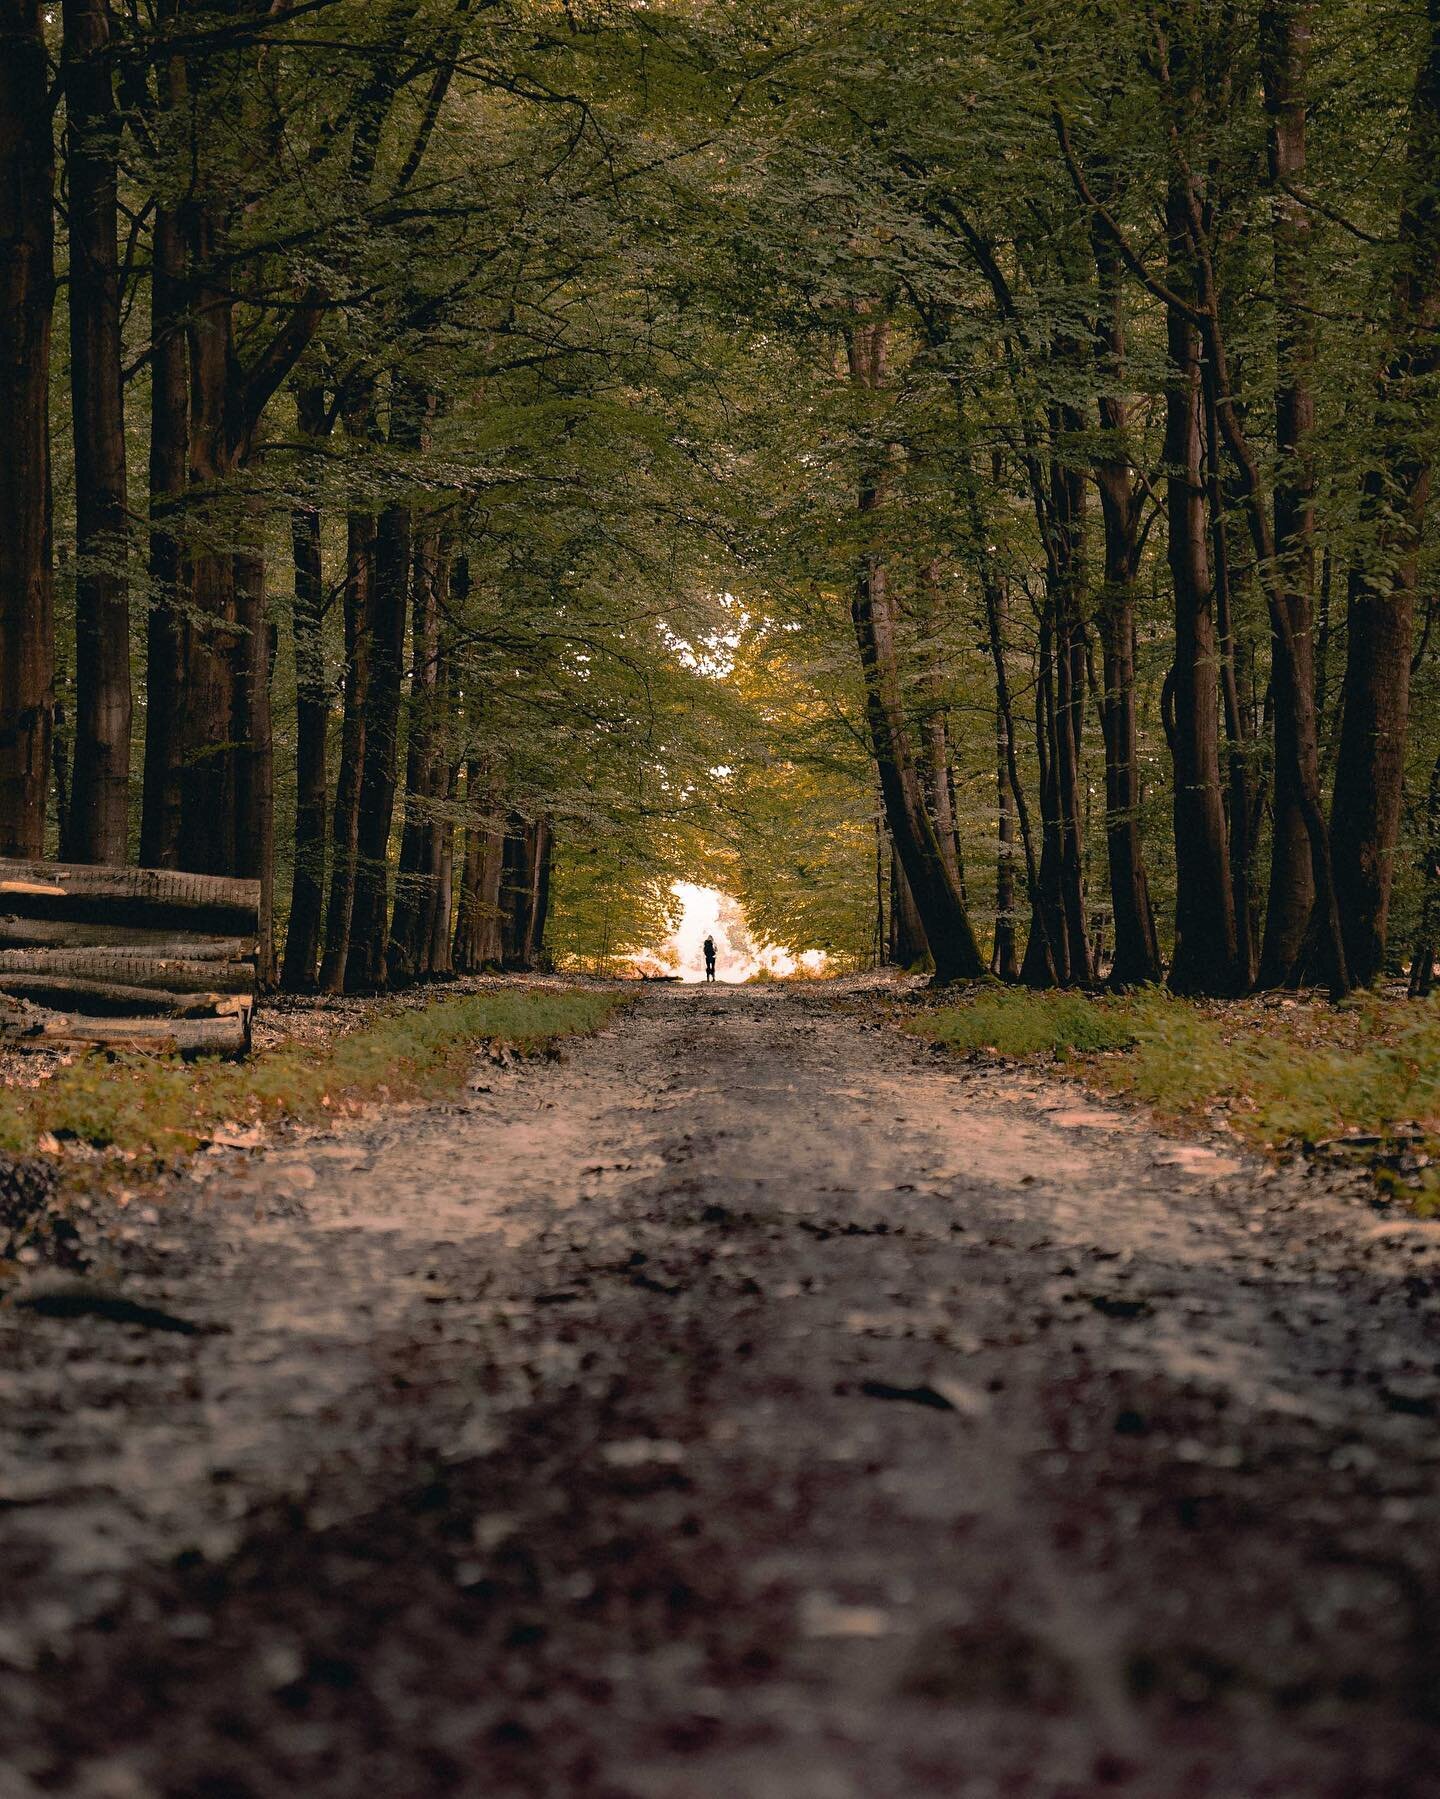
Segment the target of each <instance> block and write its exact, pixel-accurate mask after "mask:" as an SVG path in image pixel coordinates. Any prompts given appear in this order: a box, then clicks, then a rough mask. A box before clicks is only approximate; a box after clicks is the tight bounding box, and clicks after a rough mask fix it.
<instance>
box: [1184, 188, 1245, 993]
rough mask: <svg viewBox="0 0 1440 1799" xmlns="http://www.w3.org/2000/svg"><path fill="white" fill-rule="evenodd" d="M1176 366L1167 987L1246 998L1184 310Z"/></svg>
mask: <svg viewBox="0 0 1440 1799" xmlns="http://www.w3.org/2000/svg"><path fill="white" fill-rule="evenodd" d="M1178 188H1179V183H1178V180H1172V182H1171V185H1170V191H1169V195H1168V200H1167V208H1166V210H1167V218H1168V224H1169V228H1170V236H1171V258H1170V270H1169V274H1170V283H1171V286H1172V288H1174V287H1175V286H1176V285H1177V284H1178V285H1179V287H1180V288H1181V290H1182V291H1183V289H1184V288H1185V287H1187V286H1188V285H1189V284H1190V279H1191V277H1190V270H1189V267H1188V263H1189V256H1188V252H1187V249H1186V230H1187V211H1186V207H1185V202H1184V198H1183V195H1182V194H1180V193H1179V191H1178ZM1167 337H1168V345H1169V355H1170V368H1169V373H1168V376H1167V382H1166V387H1167V391H1166V434H1165V461H1166V464H1167V467H1168V469H1169V476H1168V481H1167V488H1168V508H1169V523H1170V530H1169V560H1170V577H1171V581H1172V583H1173V585H1174V592H1175V666H1174V680H1173V683H1172V699H1173V706H1174V740H1173V751H1174V760H1175V880H1176V894H1175V956H1174V960H1173V962H1172V964H1171V968H1170V985H1171V986H1172V987H1173V988H1174V989H1175V990H1176V992H1178V993H1213V994H1220V995H1227V994H1236V993H1239V992H1240V991H1241V990H1242V988H1243V986H1244V970H1243V967H1242V965H1241V962H1240V957H1239V953H1238V945H1237V941H1236V935H1235V896H1234V892H1233V889H1232V888H1231V885H1230V852H1229V844H1228V841H1227V835H1226V827H1225V808H1224V805H1223V804H1222V801H1221V794H1220V744H1219V732H1218V722H1219V691H1218V684H1217V676H1216V670H1217V665H1218V648H1219V646H1218V644H1217V642H1216V636H1215V615H1214V593H1213V590H1212V587H1211V582H1210V567H1209V558H1208V555H1207V552H1206V530H1205V485H1204V478H1203V473H1202V466H1201V441H1202V433H1201V416H1202V415H1201V375H1200V340H1199V333H1198V332H1197V330H1196V328H1195V326H1194V325H1193V324H1192V323H1191V321H1190V319H1189V318H1188V317H1187V316H1186V315H1185V314H1184V313H1183V312H1182V311H1181V310H1180V309H1179V308H1178V307H1175V306H1171V307H1169V308H1167Z"/></svg>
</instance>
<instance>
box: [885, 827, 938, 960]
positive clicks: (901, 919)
mask: <svg viewBox="0 0 1440 1799" xmlns="http://www.w3.org/2000/svg"><path fill="white" fill-rule="evenodd" d="M886 953H887V959H888V960H889V962H890V964H891V966H892V967H894V968H913V967H914V966H915V965H916V963H917V962H920V961H922V960H923V959H924V958H925V957H926V956H927V955H929V953H930V946H929V944H928V943H927V942H926V941H925V926H924V924H923V923H922V921H921V918H920V911H919V908H918V907H917V906H916V904H915V896H914V895H913V894H912V893H911V891H910V883H909V882H908V881H907V880H906V879H905V870H904V869H903V868H902V867H901V865H900V858H899V857H898V856H897V855H896V853H895V846H894V844H893V843H892V844H891V845H890V934H889V940H888V944H887V952H886Z"/></svg>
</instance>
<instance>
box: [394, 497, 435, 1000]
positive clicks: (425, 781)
mask: <svg viewBox="0 0 1440 1799" xmlns="http://www.w3.org/2000/svg"><path fill="white" fill-rule="evenodd" d="M441 579H442V569H441V554H440V527H439V524H438V522H437V521H435V520H434V519H427V520H424V521H422V523H421V524H420V525H419V526H417V528H416V532H415V566H414V587H413V592H412V595H411V600H410V613H411V628H410V695H409V707H408V720H409V722H408V727H407V730H406V734H405V805H404V816H405V826H404V830H403V832H402V834H401V839H400V864H399V868H398V870H397V872H396V879H395V910H394V915H393V917H392V920H391V924H390V944H389V950H388V952H387V966H388V969H389V977H390V980H391V982H392V983H394V982H396V981H400V982H404V981H413V980H415V979H416V978H417V977H418V976H419V975H421V974H423V973H425V972H426V963H427V961H428V950H429V944H430V939H431V931H430V924H431V920H432V918H433V915H434V897H435V887H434V883H435V879H436V875H437V873H438V868H437V865H436V858H435V849H436V845H437V842H438V833H437V831H436V803H437V801H438V800H439V799H440V797H441V795H440V787H441V781H442V771H441V767H440V764H439V761H438V758H437V755H436V737H437V729H438V725H439V718H438V706H439V700H440V581H441Z"/></svg>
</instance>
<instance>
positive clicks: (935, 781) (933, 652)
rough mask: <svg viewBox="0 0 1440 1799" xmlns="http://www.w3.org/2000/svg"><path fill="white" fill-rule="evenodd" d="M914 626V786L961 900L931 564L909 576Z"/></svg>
mask: <svg viewBox="0 0 1440 1799" xmlns="http://www.w3.org/2000/svg"><path fill="white" fill-rule="evenodd" d="M915 591H916V601H917V606H916V611H917V623H918V624H919V627H920V633H921V637H922V639H923V642H922V647H921V655H922V657H923V660H924V668H923V670H922V673H921V677H920V680H919V682H918V683H917V687H918V691H919V695H920V701H921V705H922V707H923V711H922V715H921V721H920V744H921V760H920V783H921V786H922V787H923V788H924V791H925V803H926V805H927V806H928V807H929V809H930V820H931V823H932V824H933V825H934V827H935V836H936V839H937V841H938V842H939V845H940V854H941V855H942V856H943V857H944V859H945V866H946V868H947V869H948V871H949V873H950V877H951V879H952V880H953V881H954V883H955V886H956V890H957V891H958V892H959V894H960V896H961V898H962V900H963V899H964V897H965V868H964V856H963V854H962V852H961V848H960V830H959V825H958V823H957V820H956V816H955V800H954V791H953V787H952V782H951V773H950V715H949V709H948V707H947V705H946V693H945V672H944V666H943V660H942V655H941V642H940V630H941V608H940V571H939V568H938V566H937V565H936V564H935V563H933V562H926V563H922V564H921V565H920V567H919V568H918V569H917V570H916V575H915Z"/></svg>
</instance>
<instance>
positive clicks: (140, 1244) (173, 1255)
mask: <svg viewBox="0 0 1440 1799" xmlns="http://www.w3.org/2000/svg"><path fill="white" fill-rule="evenodd" d="M190 1185H191V1188H192V1192H191V1196H190V1197H189V1198H188V1199H186V1200H185V1201H183V1203H182V1201H181V1200H179V1199H177V1200H176V1202H175V1204H174V1206H173V1208H172V1209H169V1210H167V1211H166V1212H165V1213H164V1215H163V1216H162V1218H161V1220H160V1222H159V1224H158V1226H157V1227H156V1228H155V1229H152V1230H151V1231H149V1232H148V1233H145V1232H141V1231H137V1233H136V1234H137V1242H136V1243H135V1244H134V1245H133V1246H132V1249H131V1252H130V1257H131V1260H130V1266H131V1268H132V1271H133V1272H134V1273H135V1274H136V1275H137V1277H138V1278H137V1280H136V1283H135V1284H136V1286H137V1287H138V1288H139V1289H140V1290H142V1291H143V1293H144V1295H145V1296H146V1297H147V1298H154V1299H156V1300H157V1301H158V1302H159V1303H163V1304H164V1305H165V1306H167V1307H168V1308H170V1309H171V1310H172V1311H174V1312H176V1313H179V1314H181V1315H183V1316H186V1317H190V1318H193V1319H195V1320H198V1321H203V1322H205V1323H207V1324H210V1325H214V1326H218V1327H223V1329H219V1330H216V1331H215V1332H214V1333H213V1334H210V1333H207V1334H201V1335H195V1336H181V1335H162V1334H157V1333H154V1332H148V1333H147V1332H141V1331H137V1330H132V1329H128V1328H121V1327H117V1326H116V1325H114V1324H111V1323H106V1322H102V1321H99V1320H72V1321H61V1320H44V1321H37V1320H33V1319H29V1320H24V1321H22V1320H21V1319H19V1318H18V1317H17V1316H16V1315H15V1314H13V1313H0V1367H3V1368H4V1370H5V1371H6V1372H5V1373H4V1375H3V1381H4V1386H5V1391H6V1393H7V1397H8V1400H9V1404H8V1405H7V1412H8V1414H9V1419H10V1422H11V1429H10V1430H9V1431H8V1432H7V1434H6V1441H5V1442H4V1445H3V1447H0V1569H3V1578H4V1582H5V1595H6V1602H5V1605H4V1607H3V1610H0V1794H3V1799H13V1796H14V1795H32V1794H38V1793H46V1794H50V1793H62V1794H77V1795H86V1796H87V1799H151V1796H152V1795H154V1796H164V1799H192V1796H199V1795H204V1796H206V1799H276V1796H281V1795H304V1796H305V1799H359V1796H362V1795H363V1796H365V1799H425V1796H428V1795H431V1794H436V1795H440V1794H460V1795H467V1796H468V1795H475V1796H476V1799H479V1796H481V1795H485V1796H486V1799H499V1796H502V1795H511V1794H513V1795H527V1796H529V1795H536V1796H538V1795H544V1796H545V1799H563V1796H570V1795H574V1796H580V1795H585V1796H587V1799H588V1796H591V1795H593V1796H595V1799H914V1796H918V1795H923V1794H936V1795H942V1794H943V1795H946V1796H947V1799H981V1796H982V1795H983V1796H985V1799H999V1796H1000V1795H1015V1796H1018V1799H1061V1796H1062V1795H1064V1796H1067V1799H1083V1796H1085V1795H1090V1794H1095V1793H1108V1792H1116V1793H1123V1794H1127V1795H1145V1796H1147V1799H1241V1796H1242V1795H1243V1796H1244V1799H1261V1796H1262V1795H1272V1796H1293V1799H1301V1796H1303V1799H1329V1796H1333V1799H1342V1796H1343V1799H1381V1796H1382V1795H1383V1796H1384V1799H1408V1796H1410V1795H1417V1796H1418V1795H1422V1794H1433V1793H1435V1792H1437V1791H1440V1776H1437V1774H1436V1768H1437V1766H1440V1608H1437V1598H1440V1572H1437V1571H1440V1528H1437V1526H1440V1483H1437V1479H1436V1474H1437V1464H1440V1435H1437V1431H1436V1427H1435V1417H1436V1414H1437V1409H1440V1378H1437V1366H1440V1280H1437V1270H1440V1262H1437V1255H1440V1250H1437V1247H1436V1243H1437V1238H1436V1234H1435V1232H1434V1231H1433V1230H1432V1229H1430V1228H1428V1227H1418V1226H1417V1227H1409V1226H1400V1227H1398V1228H1397V1227H1396V1226H1392V1225H1384V1224H1380V1223H1377V1221H1376V1217H1375V1214H1374V1213H1373V1212H1372V1211H1370V1210H1369V1209H1368V1208H1366V1207H1365V1206H1363V1205H1360V1204H1357V1203H1356V1202H1355V1201H1354V1200H1353V1199H1350V1200H1344V1199H1341V1198H1338V1197H1335V1196H1333V1195H1330V1194H1327V1193H1326V1192H1325V1191H1324V1190H1322V1189H1321V1188H1319V1187H1318V1186H1312V1185H1308V1184H1307V1183H1305V1182H1304V1181H1303V1180H1302V1179H1301V1178H1300V1177H1299V1176H1297V1175H1290V1174H1277V1173H1275V1172H1273V1171H1271V1170H1267V1169H1262V1168H1261V1167H1259V1166H1258V1165H1257V1164H1254V1163H1252V1162H1250V1161H1248V1160H1247V1159H1245V1158H1243V1157H1242V1156H1240V1155H1239V1154H1238V1153H1236V1154H1233V1155H1232V1154H1230V1153H1228V1152H1221V1151H1217V1150H1216V1149H1214V1148H1212V1147H1209V1146H1205V1145H1196V1144H1187V1143H1182V1142H1179V1141H1171V1140H1165V1139H1160V1138H1157V1137H1156V1136H1155V1135H1154V1134H1153V1133H1151V1132H1149V1131H1147V1130H1144V1129H1142V1128H1141V1127H1140V1126H1139V1125H1138V1124H1137V1123H1136V1121H1135V1120H1134V1119H1133V1118H1132V1117H1130V1116H1128V1115H1127V1114H1126V1113H1125V1112H1123V1111H1119V1110H1107V1109H1105V1108H1103V1107H1102V1106H1100V1105H1099V1104H1097V1103H1096V1102H1093V1101H1091V1100H1088V1099H1085V1098H1083V1097H1081V1096H1078V1095H1077V1094H1076V1092H1075V1091H1074V1090H1073V1089H1071V1088H1068V1087H1064V1086H1061V1085H1058V1084H1050V1083H1046V1082H1044V1081H1042V1080H1039V1079H1035V1078H1030V1077H1022V1076H1017V1075H1014V1074H1011V1073H1006V1072H1003V1071H989V1070H983V1069H967V1068H965V1067H963V1066H959V1065H957V1064H953V1063H951V1062H949V1061H947V1060H945V1059H943V1058H938V1057H936V1056H934V1055H932V1054H930V1053H928V1052H927V1051H926V1050H924V1049H923V1048H922V1047H921V1046H920V1045H919V1044H918V1043H913V1042H911V1041H910V1040H908V1039H904V1038H902V1037H900V1036H899V1035H898V1034H897V1033H896V1032H894V1031H893V1029H891V1028H889V1027H880V1026H877V1025H876V1024H875V1022H874V1021H873V1019H872V1018H871V1017H870V1016H869V1015H868V1014H867V1013H865V1012H864V1011H862V1010H860V1009H858V1008H847V1005H846V1002H845V1000H844V997H843V995H841V996H837V995H836V994H835V993H834V992H833V991H831V990H829V989H826V988H824V987H813V988H812V987H785V988H770V989H764V988H760V989H755V988H750V989H727V988H723V987H721V988H710V989H702V988H685V989H673V988H672V989H665V990H659V991H651V992H648V993H646V994H645V995H644V997H643V998H642V1000H641V1002H640V1003H639V1004H638V1005H637V1006H636V1007H635V1008H634V1009H633V1010H632V1011H630V1012H629V1013H628V1014H626V1015H625V1016H624V1017H623V1018H622V1019H620V1020H619V1021H618V1022H617V1023H616V1024H614V1025H613V1026H612V1027H611V1028H609V1029H608V1030H606V1031H605V1032H603V1033H601V1034H600V1035H598V1036H597V1037H594V1038H592V1039H588V1040H586V1041H583V1042H580V1043H577V1044H575V1045H573V1046H571V1047H570V1048H569V1049H568V1050H567V1052H566V1056H565V1058H564V1060H563V1061H562V1062H560V1063H558V1064H530V1065H526V1066H523V1067H520V1068H513V1069H503V1068H492V1067H490V1066H489V1065H482V1067H481V1069H480V1071H479V1072H478V1073H477V1076H476V1085H475V1088H474V1090H472V1091H471V1092H470V1093H469V1094H467V1096H466V1097H465V1099H464V1101H463V1103H461V1104H458V1105H453V1106H444V1107H435V1108H428V1109H422V1110H413V1111H409V1112H405V1113H401V1114H397V1115H394V1116H392V1117H389V1118H386V1119H384V1120H383V1121H381V1122H379V1123H376V1124H373V1125H370V1126H367V1127H365V1128H363V1129H356V1130H353V1131H351V1132H349V1133H341V1134H338V1135H336V1136H333V1137H331V1138H328V1139H323V1140H316V1141H312V1142H309V1143H301V1144H298V1145H296V1146H294V1147H291V1148H288V1149H284V1150H277V1151H272V1152H267V1153H265V1154H262V1155H258V1156H254V1157H252V1158H249V1159H248V1160H247V1159H244V1158H240V1157H226V1158H222V1159H220V1161H219V1163H218V1165H217V1166H216V1168H215V1169H214V1170H213V1172H212V1173H211V1174H210V1177H209V1178H208V1179H207V1180H205V1181H204V1182H196V1183H191V1184H190Z"/></svg>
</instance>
